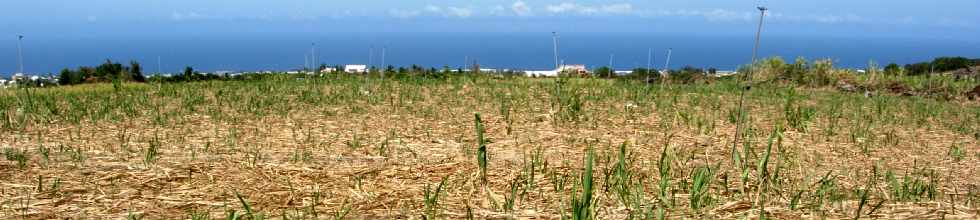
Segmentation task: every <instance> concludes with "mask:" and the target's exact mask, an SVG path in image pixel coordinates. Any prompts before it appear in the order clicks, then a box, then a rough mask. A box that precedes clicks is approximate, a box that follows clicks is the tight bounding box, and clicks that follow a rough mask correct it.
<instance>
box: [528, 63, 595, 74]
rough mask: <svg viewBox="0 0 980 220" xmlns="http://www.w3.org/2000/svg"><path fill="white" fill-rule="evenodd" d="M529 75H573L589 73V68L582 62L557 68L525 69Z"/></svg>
mask: <svg viewBox="0 0 980 220" xmlns="http://www.w3.org/2000/svg"><path fill="white" fill-rule="evenodd" d="M524 73H525V74H527V75H528V76H558V73H564V74H571V75H588V74H589V73H590V72H589V69H588V68H586V67H585V65H582V64H571V65H562V66H561V68H558V69H556V70H528V71H524Z"/></svg>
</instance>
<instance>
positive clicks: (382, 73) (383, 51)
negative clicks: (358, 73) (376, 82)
mask: <svg viewBox="0 0 980 220" xmlns="http://www.w3.org/2000/svg"><path fill="white" fill-rule="evenodd" d="M387 49H388V48H387V47H381V77H382V78H384V76H385V71H388V67H387V66H385V50H387Z"/></svg>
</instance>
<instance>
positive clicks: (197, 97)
mask: <svg viewBox="0 0 980 220" xmlns="http://www.w3.org/2000/svg"><path fill="white" fill-rule="evenodd" d="M756 65H758V67H759V68H758V69H757V70H758V73H759V75H758V78H756V79H754V81H753V87H752V89H751V90H748V91H747V96H746V104H747V106H750V108H747V109H751V110H750V111H748V112H746V113H745V114H744V115H741V116H740V115H739V113H738V112H737V110H736V109H737V100H738V97H739V96H738V94H739V92H741V91H743V88H744V87H743V86H742V85H740V84H739V83H737V82H736V80H735V79H734V78H732V77H712V76H710V74H705V73H704V72H707V73H710V72H711V71H710V70H709V71H704V70H697V69H695V68H686V69H687V70H678V71H674V72H673V74H672V75H670V76H669V78H667V79H662V80H661V78H659V77H658V76H659V74H655V73H656V72H653V74H650V75H642V74H640V75H636V76H627V77H619V78H617V79H601V78H590V77H584V78H575V77H562V78H525V77H507V76H495V75H484V74H458V75H446V74H442V73H441V72H439V71H437V72H438V73H437V72H429V70H421V71H419V72H413V71H412V70H408V69H405V74H402V75H399V74H396V73H394V72H399V70H394V69H392V70H391V71H389V72H387V73H392V74H387V75H385V77H381V76H380V75H372V74H368V75H348V74H337V73H330V74H322V75H306V74H298V75H289V74H268V75H259V74H256V75H243V76H240V78H239V79H240V80H235V79H228V80H210V81H207V80H206V81H193V82H177V81H174V82H173V83H166V82H165V81H153V82H158V83H133V82H125V81H121V80H118V81H116V82H115V83H111V81H106V82H103V83H94V84H84V85H75V86H65V87H56V88H43V89H41V88H19V89H8V90H0V132H2V135H0V152H2V153H3V154H4V157H3V158H0V176H4V177H7V178H0V218H12V219H21V218H26V219H32V218H82V219H84V218H130V216H131V218H144V219H157V218H164V219H172V218H190V219H212V218H230V219H263V218H280V216H281V218H283V219H321V218H334V219H345V218H355V219H356V218H404V219H408V218H425V219H463V218H493V219H502V218H503V219H507V218H513V219H525V218H536V219H549V218H552V219H553V218H567V219H676V218H691V219H731V218H746V219H754V218H779V219H794V218H830V219H840V218H855V217H857V218H907V217H910V216H923V218H941V216H939V215H940V214H937V213H945V214H946V215H947V217H948V218H952V217H957V218H975V216H976V215H975V214H972V213H976V210H977V209H978V206H977V204H978V203H977V201H980V190H978V189H976V188H975V187H973V186H972V185H971V184H972V183H975V182H980V179H978V178H980V176H978V175H974V174H975V172H976V171H975V169H976V167H975V165H976V164H977V163H980V157H977V156H975V155H977V154H978V153H980V152H977V149H976V148H975V147H973V146H980V140H978V137H980V106H978V103H976V102H975V101H968V100H965V99H963V98H960V96H955V94H956V93H957V92H961V91H964V89H966V88H968V87H971V86H975V85H976V84H977V83H978V82H976V81H972V80H970V79H961V80H956V79H955V78H952V77H949V76H942V75H935V76H930V77H928V78H927V77H925V76H901V75H891V74H888V72H889V71H890V70H894V68H888V67H886V68H885V69H886V70H885V71H882V72H880V73H883V74H880V75H878V73H879V72H875V73H869V74H867V75H861V74H857V73H855V72H852V71H850V70H843V69H836V68H833V65H832V63H829V61H816V62H810V61H806V60H803V59H799V60H797V62H795V63H793V64H786V63H782V62H780V61H778V60H776V59H768V60H764V61H762V62H760V63H758V64H756ZM419 69H421V68H419ZM187 72H189V73H190V74H187V75H188V76H193V74H194V71H193V70H192V69H191V70H189V71H187ZM684 72H687V73H691V74H690V76H683V75H682V74H683V73H684ZM648 77H649V78H648ZM657 80H660V81H658V82H659V83H649V82H654V81H657ZM150 81H152V80H150ZM892 82H894V83H899V84H900V85H903V86H908V88H909V91H908V92H909V93H912V94H913V95H911V96H906V95H903V94H902V93H899V92H891V88H890V87H891V86H890V85H889V84H890V83H892ZM842 84H846V85H850V86H853V89H854V91H848V88H847V87H848V86H846V85H842ZM738 117H744V119H743V121H744V122H745V123H744V125H743V126H744V127H743V128H744V130H743V131H744V132H743V133H742V134H741V135H742V136H741V137H742V139H740V140H744V141H740V142H739V145H738V146H734V147H733V146H732V144H731V143H732V141H733V139H734V137H732V136H731V135H732V131H734V127H735V123H736V121H738V120H736V119H738ZM491 150H492V151H491ZM896 158H899V159H896ZM491 164H492V166H490V165H491ZM869 170H870V171H871V172H868V171H869ZM81 198H99V199H98V201H96V200H94V199H81ZM69 201H70V202H69ZM105 204H118V206H119V207H121V208H105ZM954 209H955V210H954ZM59 210H67V211H59ZM77 210H86V211H85V212H79V211H77ZM44 213H51V214H50V215H52V216H43V215H42V214H44ZM130 213H131V214H130ZM272 215H275V217H273V216H272ZM954 215H955V216H954Z"/></svg>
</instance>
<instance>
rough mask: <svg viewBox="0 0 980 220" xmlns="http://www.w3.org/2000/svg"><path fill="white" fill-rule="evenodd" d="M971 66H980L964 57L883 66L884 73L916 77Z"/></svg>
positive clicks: (978, 61) (978, 62)
mask: <svg viewBox="0 0 980 220" xmlns="http://www.w3.org/2000/svg"><path fill="white" fill-rule="evenodd" d="M972 66H980V59H972V60H971V59H968V58H966V57H938V58H936V59H933V60H932V62H920V63H912V64H906V65H905V66H904V67H899V65H898V64H895V63H891V64H888V65H887V66H885V73H889V74H891V73H899V72H904V73H905V75H910V76H917V75H926V74H931V73H942V72H948V71H955V70H959V69H963V68H968V67H972ZM903 68H904V70H903Z"/></svg>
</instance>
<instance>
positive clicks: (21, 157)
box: [3, 148, 28, 169]
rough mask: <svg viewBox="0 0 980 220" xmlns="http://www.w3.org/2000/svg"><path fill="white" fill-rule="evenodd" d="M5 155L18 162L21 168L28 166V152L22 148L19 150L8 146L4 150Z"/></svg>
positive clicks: (8, 158)
mask: <svg viewBox="0 0 980 220" xmlns="http://www.w3.org/2000/svg"><path fill="white" fill-rule="evenodd" d="M3 156H4V158H6V159H7V160H9V161H14V162H17V167H18V168H20V169H24V168H27V159H28V155H27V152H25V151H22V150H17V149H13V148H7V149H4V151H3Z"/></svg>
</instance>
